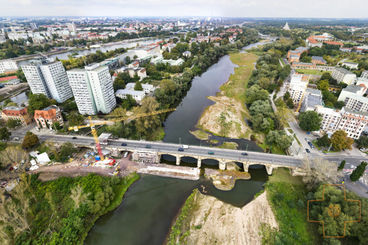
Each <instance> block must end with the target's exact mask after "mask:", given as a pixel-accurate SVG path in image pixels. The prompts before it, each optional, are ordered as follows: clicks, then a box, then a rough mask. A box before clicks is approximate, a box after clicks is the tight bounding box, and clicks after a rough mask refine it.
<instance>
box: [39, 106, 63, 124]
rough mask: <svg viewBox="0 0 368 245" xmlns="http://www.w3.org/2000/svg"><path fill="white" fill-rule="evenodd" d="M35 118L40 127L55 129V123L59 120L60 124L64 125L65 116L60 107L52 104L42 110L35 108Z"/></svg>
mask: <svg viewBox="0 0 368 245" xmlns="http://www.w3.org/2000/svg"><path fill="white" fill-rule="evenodd" d="M33 118H34V120H35V121H36V124H37V127H38V128H49V129H50V130H52V129H53V124H54V123H56V122H58V123H59V125H60V126H63V125H64V121H63V117H62V115H61V111H60V109H59V107H57V106H56V105H52V106H49V107H46V108H45V109H42V110H35V112H34V117H33Z"/></svg>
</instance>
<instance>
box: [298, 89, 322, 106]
mask: <svg viewBox="0 0 368 245" xmlns="http://www.w3.org/2000/svg"><path fill="white" fill-rule="evenodd" d="M322 104H323V100H322V93H321V90H318V89H313V88H307V90H306V92H305V95H304V100H303V102H302V107H301V109H300V111H302V112H304V111H313V110H314V108H315V107H316V106H320V105H322Z"/></svg>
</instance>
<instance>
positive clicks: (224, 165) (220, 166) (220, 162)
mask: <svg viewBox="0 0 368 245" xmlns="http://www.w3.org/2000/svg"><path fill="white" fill-rule="evenodd" d="M219 168H220V170H225V169H226V162H225V161H220V160H219Z"/></svg>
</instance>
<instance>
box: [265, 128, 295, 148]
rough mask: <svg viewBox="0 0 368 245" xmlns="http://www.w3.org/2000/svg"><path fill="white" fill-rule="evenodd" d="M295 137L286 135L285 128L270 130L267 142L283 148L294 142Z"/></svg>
mask: <svg viewBox="0 0 368 245" xmlns="http://www.w3.org/2000/svg"><path fill="white" fill-rule="evenodd" d="M293 140H294V138H293V137H292V136H288V135H286V133H285V131H284V130H275V131H270V132H269V133H268V134H267V136H266V143H267V144H268V145H276V146H278V147H280V148H281V149H282V150H286V149H288V148H289V147H290V146H291V144H292V143H293Z"/></svg>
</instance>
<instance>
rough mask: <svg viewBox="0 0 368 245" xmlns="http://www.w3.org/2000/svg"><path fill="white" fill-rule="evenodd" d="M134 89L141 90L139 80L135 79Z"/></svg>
mask: <svg viewBox="0 0 368 245" xmlns="http://www.w3.org/2000/svg"><path fill="white" fill-rule="evenodd" d="M134 90H137V91H143V87H142V84H141V82H139V81H137V82H136V83H135V85H134Z"/></svg>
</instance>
